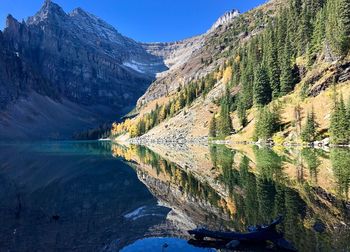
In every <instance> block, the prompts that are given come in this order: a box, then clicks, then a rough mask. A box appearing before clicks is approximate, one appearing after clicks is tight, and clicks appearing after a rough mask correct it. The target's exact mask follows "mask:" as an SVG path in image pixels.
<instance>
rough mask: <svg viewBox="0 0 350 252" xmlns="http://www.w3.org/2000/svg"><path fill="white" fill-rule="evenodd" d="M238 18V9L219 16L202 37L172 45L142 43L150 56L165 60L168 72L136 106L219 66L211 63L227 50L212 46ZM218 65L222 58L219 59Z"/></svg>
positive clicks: (160, 77)
mask: <svg viewBox="0 0 350 252" xmlns="http://www.w3.org/2000/svg"><path fill="white" fill-rule="evenodd" d="M238 17H239V12H238V11H237V10H232V11H230V12H227V13H225V14H224V15H223V16H221V17H220V18H219V19H218V20H217V21H216V22H215V23H214V25H213V26H212V27H211V28H210V29H209V30H208V31H207V32H206V33H204V34H202V35H199V36H195V37H192V38H189V39H185V40H182V41H177V42H171V43H151V44H144V45H143V47H144V48H145V49H146V50H147V51H148V52H150V53H151V54H153V55H157V56H161V57H163V58H164V62H165V64H166V65H167V66H168V67H169V70H168V71H165V72H162V73H161V74H159V75H158V76H157V79H156V81H155V82H154V83H152V85H151V86H150V87H149V88H148V89H147V91H146V93H145V94H144V95H143V96H142V97H141V98H140V99H139V100H138V102H137V107H138V108H141V107H142V106H144V105H145V104H147V103H149V102H151V101H153V100H156V99H158V98H160V97H163V96H166V95H168V94H169V93H172V92H174V91H175V90H176V89H177V88H179V87H181V86H184V85H186V84H188V82H189V81H191V80H193V79H197V78H200V77H204V76H205V75H207V74H208V73H209V72H211V71H212V70H213V69H214V68H215V67H216V66H217V64H218V62H216V60H213V59H214V58H215V57H216V56H217V55H218V54H219V53H221V52H222V51H224V50H226V49H227V48H226V47H223V46H220V45H218V43H212V42H213V40H214V39H216V38H217V37H219V36H220V35H221V34H222V33H224V32H225V31H226V30H227V28H228V26H230V25H231V24H232V23H233V22H234V21H235V20H236V19H237V18H238ZM219 61H220V62H221V61H223V59H221V60H219Z"/></svg>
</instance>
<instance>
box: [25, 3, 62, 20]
mask: <svg viewBox="0 0 350 252" xmlns="http://www.w3.org/2000/svg"><path fill="white" fill-rule="evenodd" d="M65 16H67V14H66V13H65V12H64V10H63V9H62V7H61V6H59V5H58V4H56V3H54V2H53V1H52V0H45V2H44V4H43V6H42V7H41V9H40V10H39V11H38V12H37V13H36V14H35V16H33V17H31V18H29V19H28V23H29V24H33V23H39V22H41V21H43V20H46V19H56V18H62V17H65Z"/></svg>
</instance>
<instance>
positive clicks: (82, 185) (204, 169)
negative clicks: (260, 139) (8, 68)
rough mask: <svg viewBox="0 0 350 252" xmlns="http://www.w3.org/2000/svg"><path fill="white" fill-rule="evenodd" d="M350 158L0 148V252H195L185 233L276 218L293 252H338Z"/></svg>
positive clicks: (188, 149) (344, 243) (345, 228)
mask: <svg viewBox="0 0 350 252" xmlns="http://www.w3.org/2000/svg"><path fill="white" fill-rule="evenodd" d="M349 154H350V153H349V151H348V150H346V149H333V150H331V151H329V152H326V151H322V150H316V149H302V150H299V149H291V150H284V149H276V150H272V149H267V148H258V147H249V146H242V148H241V149H239V150H233V149H229V148H226V147H225V146H211V147H207V146H198V145H197V146H195V145H193V146H157V145H153V146H150V147H149V148H145V147H141V146H128V147H126V146H119V145H116V144H110V143H108V142H58V143H57V142H49V143H31V144H23V143H22V144H14V143H12V144H9V143H2V144H0V251H119V250H120V249H122V248H123V249H124V250H123V251H142V249H147V248H149V249H151V248H152V250H153V251H176V249H177V248H181V250H183V251H202V250H201V249H199V248H198V249H196V248H194V247H192V246H190V245H187V243H186V242H185V240H186V239H188V238H189V236H188V234H187V230H188V229H192V228H195V227H196V226H206V227H208V228H211V229H219V230H235V231H245V229H246V227H247V226H248V225H255V224H261V223H268V222H270V220H271V219H273V218H275V217H276V216H277V215H279V214H282V215H284V217H285V221H284V223H283V225H280V227H279V229H280V231H283V232H284V233H285V234H286V238H287V239H289V240H291V241H292V242H293V243H294V245H295V246H296V247H297V248H298V249H299V250H300V251H332V250H333V251H349V250H350V247H349V244H348V240H349V239H350V230H349V225H350V202H349V196H350V193H349V183H350V167H349V164H350V155H349ZM113 156H114V157H113ZM55 217H57V218H55ZM166 237H168V238H166ZM165 245H167V246H166V247H164V246H165ZM149 249H148V250H149ZM164 249H167V250H164Z"/></svg>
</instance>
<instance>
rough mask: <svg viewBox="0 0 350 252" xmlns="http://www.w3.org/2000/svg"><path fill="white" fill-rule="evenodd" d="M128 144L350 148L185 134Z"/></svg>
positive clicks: (143, 138)
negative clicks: (192, 136)
mask: <svg viewBox="0 0 350 252" xmlns="http://www.w3.org/2000/svg"><path fill="white" fill-rule="evenodd" d="M126 142H128V143H129V144H135V145H149V144H163V145H169V144H170V145H185V144H200V145H210V144H217V145H220V144H222V145H258V146H269V147H273V146H284V147H306V148H307V147H308V148H350V145H334V144H331V143H330V140H329V138H326V139H324V140H322V141H315V142H312V143H293V142H284V143H282V144H277V143H275V142H274V141H273V140H271V139H270V140H268V141H258V142H254V141H231V140H211V139H210V138H209V137H207V136H203V137H197V138H188V137H187V136H185V135H183V134H179V135H178V136H174V135H172V136H168V137H160V138H154V137H150V136H146V135H145V136H141V137H136V138H131V139H128V140H127V141H126Z"/></svg>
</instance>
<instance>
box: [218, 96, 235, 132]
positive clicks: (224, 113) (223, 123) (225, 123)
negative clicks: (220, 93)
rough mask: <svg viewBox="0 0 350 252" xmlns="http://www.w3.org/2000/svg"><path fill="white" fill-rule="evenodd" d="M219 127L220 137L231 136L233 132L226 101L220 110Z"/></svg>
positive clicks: (222, 103)
mask: <svg viewBox="0 0 350 252" xmlns="http://www.w3.org/2000/svg"><path fill="white" fill-rule="evenodd" d="M218 126H219V127H218V135H219V136H220V137H226V136H229V135H230V134H231V132H232V130H233V126H232V120H231V116H230V109H229V105H228V104H227V103H226V102H224V101H222V102H221V110H220V117H219V125H218Z"/></svg>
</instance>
